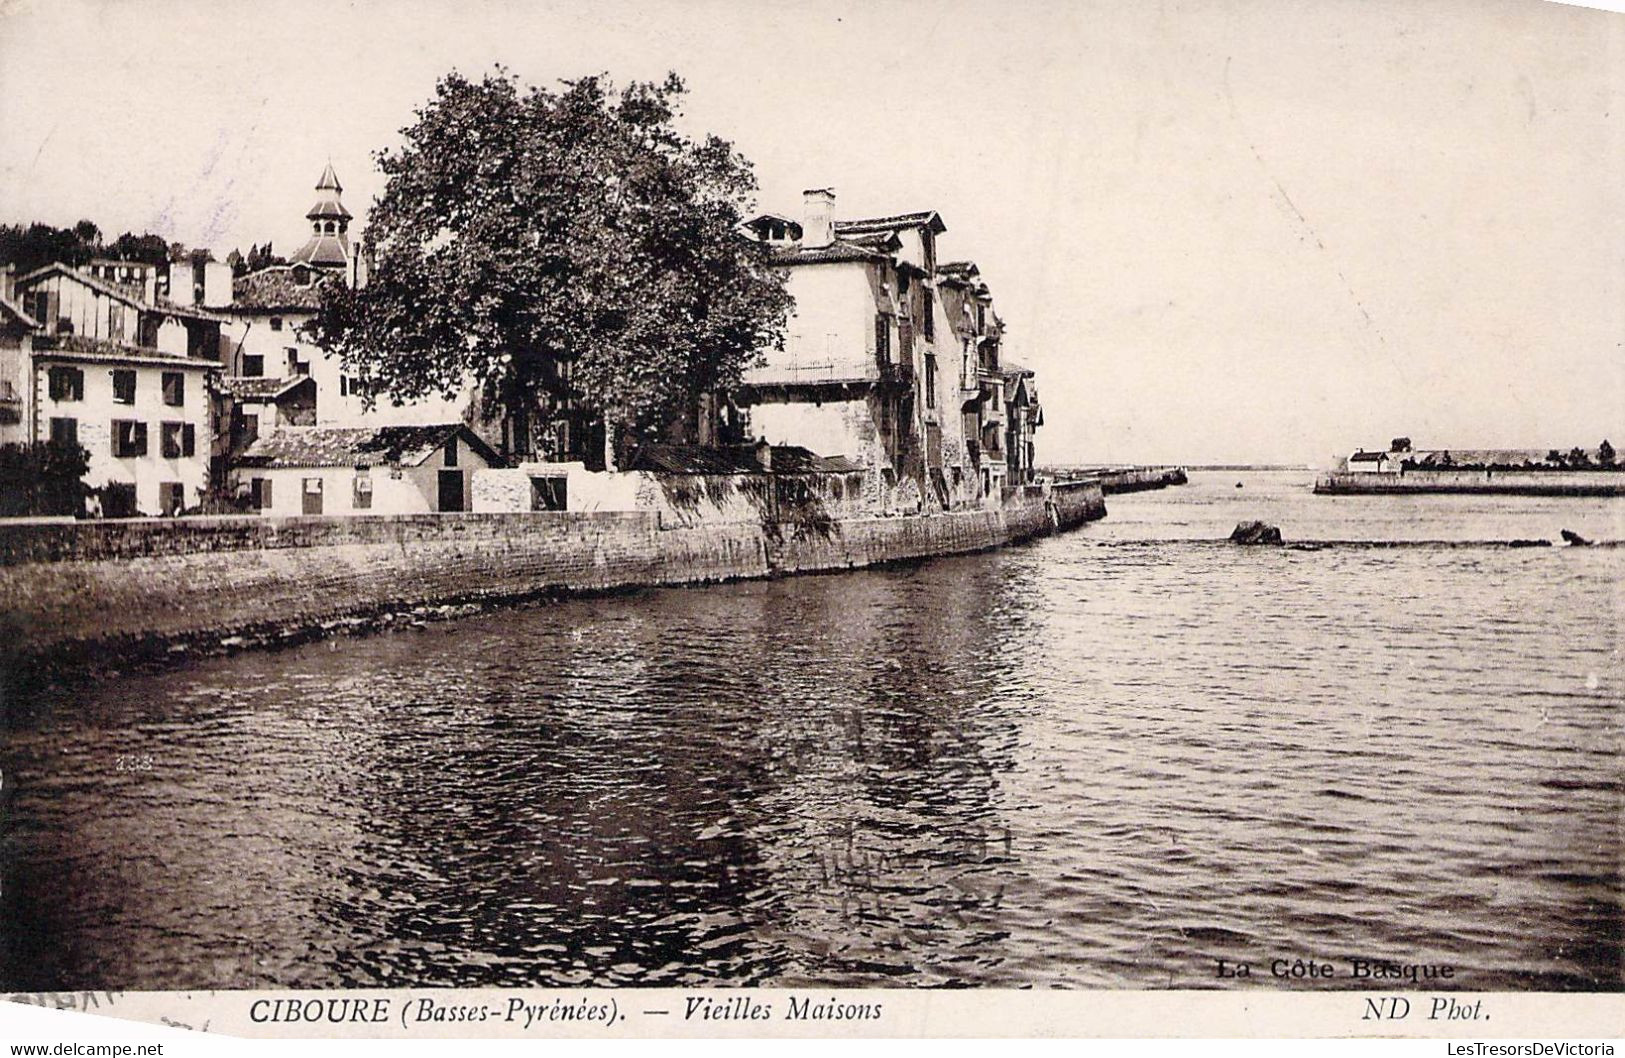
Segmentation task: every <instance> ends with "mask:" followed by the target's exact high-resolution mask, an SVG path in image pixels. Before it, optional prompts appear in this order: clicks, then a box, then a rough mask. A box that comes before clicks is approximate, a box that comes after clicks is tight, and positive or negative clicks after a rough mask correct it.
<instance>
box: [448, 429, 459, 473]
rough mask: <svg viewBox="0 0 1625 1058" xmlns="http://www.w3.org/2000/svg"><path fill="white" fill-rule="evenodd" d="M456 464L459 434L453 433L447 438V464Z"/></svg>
mask: <svg viewBox="0 0 1625 1058" xmlns="http://www.w3.org/2000/svg"><path fill="white" fill-rule="evenodd" d="M456 465H457V435H456V434H452V435H451V436H450V437H448V438H446V466H448V467H454V466H456Z"/></svg>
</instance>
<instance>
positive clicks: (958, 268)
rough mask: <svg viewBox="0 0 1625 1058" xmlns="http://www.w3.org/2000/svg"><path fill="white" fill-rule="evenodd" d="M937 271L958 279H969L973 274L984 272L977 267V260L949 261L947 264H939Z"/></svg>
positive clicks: (977, 274)
mask: <svg viewBox="0 0 1625 1058" xmlns="http://www.w3.org/2000/svg"><path fill="white" fill-rule="evenodd" d="M937 271H938V272H941V273H942V274H943V275H946V276H953V277H955V278H957V279H969V278H970V277H971V276H979V275H981V274H982V270H981V269H980V268H977V267H976V262H975V261H948V262H947V263H945V264H939V265H937Z"/></svg>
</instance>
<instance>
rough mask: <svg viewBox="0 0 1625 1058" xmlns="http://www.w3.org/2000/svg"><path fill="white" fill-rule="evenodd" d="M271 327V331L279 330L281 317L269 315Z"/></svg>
mask: <svg viewBox="0 0 1625 1058" xmlns="http://www.w3.org/2000/svg"><path fill="white" fill-rule="evenodd" d="M271 329H272V330H273V331H280V330H281V329H282V317H281V316H272V317H271Z"/></svg>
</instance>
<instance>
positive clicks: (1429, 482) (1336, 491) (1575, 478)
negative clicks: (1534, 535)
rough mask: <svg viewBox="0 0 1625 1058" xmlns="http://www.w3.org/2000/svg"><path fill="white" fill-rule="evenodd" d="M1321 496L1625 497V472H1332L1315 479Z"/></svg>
mask: <svg viewBox="0 0 1625 1058" xmlns="http://www.w3.org/2000/svg"><path fill="white" fill-rule="evenodd" d="M1315 492H1316V494H1318V495H1322V496H1358V495H1390V496H1404V495H1426V494H1430V493H1431V494H1445V493H1478V494H1481V495H1500V496H1625V471H1615V470H1567V471H1564V470H1407V471H1405V472H1404V473H1401V474H1366V473H1353V474H1351V473H1348V472H1346V471H1333V472H1331V473H1327V474H1323V475H1321V476H1320V477H1319V478H1318V479H1317V480H1316V481H1315Z"/></svg>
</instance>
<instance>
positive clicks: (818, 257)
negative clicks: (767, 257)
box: [773, 239, 886, 264]
mask: <svg viewBox="0 0 1625 1058" xmlns="http://www.w3.org/2000/svg"><path fill="white" fill-rule="evenodd" d="M885 259H886V255H885V254H882V253H880V252H878V251H875V250H870V249H867V248H865V247H862V246H858V245H855V244H853V243H850V242H844V241H842V240H839V239H837V240H836V241H835V242H832V243H830V244H829V245H828V246H790V247H786V248H784V249H782V250H777V251H775V252H774V254H773V263H774V264H838V263H841V262H845V261H884V260H885Z"/></svg>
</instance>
